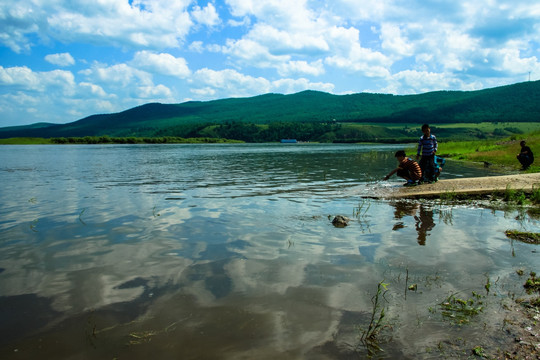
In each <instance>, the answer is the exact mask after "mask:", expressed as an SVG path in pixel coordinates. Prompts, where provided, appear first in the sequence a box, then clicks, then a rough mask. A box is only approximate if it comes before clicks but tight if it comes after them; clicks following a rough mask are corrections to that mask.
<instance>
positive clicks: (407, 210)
mask: <svg viewBox="0 0 540 360" xmlns="http://www.w3.org/2000/svg"><path fill="white" fill-rule="evenodd" d="M392 206H394V208H395V210H394V219H396V220H402V219H403V218H404V217H405V216H411V217H413V218H414V220H415V229H416V232H417V233H418V237H417V241H418V244H419V245H422V246H424V245H426V238H427V237H428V236H430V235H431V230H433V228H434V227H435V222H434V221H433V209H432V205H425V204H422V203H419V202H414V201H406V200H404V201H396V202H393V203H392ZM404 227H405V225H404V223H403V221H398V222H396V223H395V224H394V226H393V228H392V230H394V231H398V230H400V229H402V228H404Z"/></svg>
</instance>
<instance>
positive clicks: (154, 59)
mask: <svg viewBox="0 0 540 360" xmlns="http://www.w3.org/2000/svg"><path fill="white" fill-rule="evenodd" d="M131 63H132V65H133V66H134V67H136V68H138V69H141V70H146V71H149V72H151V73H157V74H161V75H168V76H175V77H178V78H181V79H183V78H186V77H188V76H189V75H190V74H191V71H190V70H189V67H188V65H187V62H186V60H185V59H184V58H177V57H174V56H172V55H171V54H165V53H161V54H155V53H152V52H149V51H139V52H137V53H135V56H134V58H133V61H132V62H131Z"/></svg>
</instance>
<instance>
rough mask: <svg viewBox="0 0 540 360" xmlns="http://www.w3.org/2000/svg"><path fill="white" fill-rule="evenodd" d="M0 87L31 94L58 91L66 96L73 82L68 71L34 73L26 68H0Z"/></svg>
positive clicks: (71, 89) (70, 90) (72, 77)
mask: <svg viewBox="0 0 540 360" xmlns="http://www.w3.org/2000/svg"><path fill="white" fill-rule="evenodd" d="M0 85H3V86H10V87H12V88H14V89H18V90H25V91H33V92H49V91H52V90H56V91H58V90H60V91H61V94H64V95H67V94H70V93H71V92H72V91H73V88H74V86H75V81H74V76H73V74H72V73H71V72H69V71H64V70H54V71H46V72H34V71H32V70H31V69H29V68H28V67H26V66H22V67H21V66H15V67H10V68H4V67H2V66H0Z"/></svg>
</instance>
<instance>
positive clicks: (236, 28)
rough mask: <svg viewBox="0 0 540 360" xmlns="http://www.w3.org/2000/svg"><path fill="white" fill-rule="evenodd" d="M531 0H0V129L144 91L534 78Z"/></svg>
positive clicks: (462, 83) (336, 88)
mask: <svg viewBox="0 0 540 360" xmlns="http://www.w3.org/2000/svg"><path fill="white" fill-rule="evenodd" d="M539 47H540V5H538V3H537V2H536V1H532V0H464V1H460V0H332V1H330V0H328V1H322V0H219V1H218V0H214V1H212V0H205V1H190V0H129V1H128V0H94V1H88V0H0V114H1V116H0V126H14V125H26V124H31V123H36V122H52V123H66V122H72V121H75V120H78V119H80V118H83V117H85V116H88V115H92V114H98V113H111V112H118V111H122V110H125V109H128V108H131V107H134V106H137V105H140V104H145V103H149V102H161V103H181V102H184V101H188V100H200V101H206V100H213V99H220V98H227V97H249V96H254V95H259V94H265V93H282V94H290V93H295V92H299V91H303V90H306V89H311V90H320V91H325V92H329V93H333V94H349V93H359V92H377V93H391V94H399V95H401V94H416V93H423V92H427V91H434V90H478V89H484V88H489V87H495V86H500V85H507V84H513V83H517V82H522V81H527V80H529V77H530V79H531V80H538V79H540V62H539V57H540V52H539Z"/></svg>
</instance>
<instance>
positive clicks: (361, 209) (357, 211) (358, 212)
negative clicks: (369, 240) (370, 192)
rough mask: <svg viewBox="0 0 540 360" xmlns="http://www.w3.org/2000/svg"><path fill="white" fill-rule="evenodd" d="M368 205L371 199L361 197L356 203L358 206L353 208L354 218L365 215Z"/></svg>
mask: <svg viewBox="0 0 540 360" xmlns="http://www.w3.org/2000/svg"><path fill="white" fill-rule="evenodd" d="M370 207H371V201H369V200H366V199H362V201H361V202H360V203H358V207H355V208H354V209H353V216H354V217H356V218H361V217H365V216H366V214H367V212H368V210H369V208H370Z"/></svg>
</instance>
